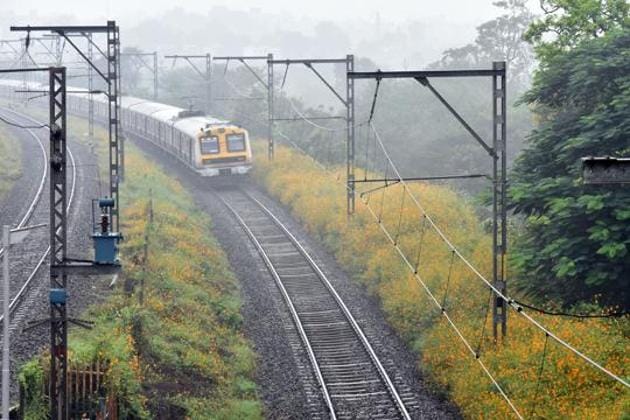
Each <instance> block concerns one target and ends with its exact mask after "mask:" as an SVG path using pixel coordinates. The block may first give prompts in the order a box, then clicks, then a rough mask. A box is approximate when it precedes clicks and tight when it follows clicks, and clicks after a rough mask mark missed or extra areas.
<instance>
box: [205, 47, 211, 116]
mask: <svg viewBox="0 0 630 420" xmlns="http://www.w3.org/2000/svg"><path fill="white" fill-rule="evenodd" d="M206 114H207V115H211V114H212V57H211V56H210V54H206Z"/></svg>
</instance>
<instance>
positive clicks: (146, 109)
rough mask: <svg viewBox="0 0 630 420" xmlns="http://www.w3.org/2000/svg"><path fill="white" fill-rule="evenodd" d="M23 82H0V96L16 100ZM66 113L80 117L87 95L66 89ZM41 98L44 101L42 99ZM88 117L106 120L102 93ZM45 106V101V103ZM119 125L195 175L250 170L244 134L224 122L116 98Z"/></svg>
mask: <svg viewBox="0 0 630 420" xmlns="http://www.w3.org/2000/svg"><path fill="white" fill-rule="evenodd" d="M24 88H25V86H24V82H22V81H17V80H7V79H0V97H5V98H9V99H12V100H15V101H19V100H20V99H21V98H23V93H22V94H19V93H16V92H15V91H16V90H24ZM26 88H27V89H26V90H30V91H42V90H45V91H47V90H48V86H45V85H43V84H40V83H33V82H28V83H27V86H26ZM68 91H70V92H71V93H68V94H67V104H68V112H70V113H74V114H78V115H80V116H86V115H87V113H88V106H89V95H88V94H87V92H86V93H83V92H85V89H79V88H68ZM44 100H45V99H44ZM93 100H94V115H95V118H96V119H97V120H99V121H101V122H106V121H107V118H108V101H107V98H106V97H105V95H97V94H95V95H93ZM46 103H47V101H46ZM120 113H121V115H120V116H119V117H120V119H121V126H122V128H123V130H124V131H125V132H126V133H130V134H132V135H135V136H137V137H140V138H142V139H144V140H147V141H149V142H151V143H153V144H154V145H156V146H158V147H159V148H161V149H162V150H164V151H165V152H166V153H168V154H169V155H171V156H173V157H175V158H177V159H178V160H179V161H180V162H182V163H183V164H184V165H186V166H187V167H189V168H190V169H191V170H193V171H195V172H196V173H198V174H199V175H201V176H221V175H245V174H247V173H248V172H249V170H250V169H251V166H252V151H251V145H250V141H249V134H248V132H247V130H245V129H244V128H242V127H239V126H237V125H235V124H231V123H230V122H228V121H222V120H218V119H215V118H212V117H208V116H205V115H203V113H201V112H198V111H191V110H186V109H182V108H178V107H175V106H171V105H165V104H161V103H158V102H152V101H149V100H145V99H140V98H135V97H131V96H123V97H122V98H121V109H120Z"/></svg>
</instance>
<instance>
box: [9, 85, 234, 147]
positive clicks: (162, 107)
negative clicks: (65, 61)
mask: <svg viewBox="0 0 630 420" xmlns="http://www.w3.org/2000/svg"><path fill="white" fill-rule="evenodd" d="M0 85H4V86H13V87H15V88H23V87H24V81H22V80H15V79H1V78H0ZM26 87H27V90H47V89H48V86H45V85H44V84H42V83H39V82H27V83H26ZM68 90H69V91H71V93H68V95H69V96H76V97H81V98H84V99H87V97H88V91H87V89H85V88H79V87H70V86H68ZM92 98H93V100H94V101H95V102H99V103H107V97H106V96H105V95H103V94H94V95H92ZM120 102H121V108H122V109H127V110H133V111H135V112H138V113H140V114H143V115H146V116H150V117H151V118H154V119H156V120H158V121H161V122H164V123H167V124H172V125H173V126H174V127H176V128H177V129H178V130H180V131H182V132H183V133H185V134H187V135H189V136H191V137H195V136H196V135H197V134H199V133H200V132H201V131H203V130H204V129H206V128H208V127H209V126H231V125H233V124H231V123H230V122H229V121H227V120H220V119H217V118H213V117H210V116H199V115H196V116H190V114H189V112H190V111H188V110H185V109H183V108H179V107H176V106H172V105H166V104H162V103H159V102H154V101H151V100H147V99H142V98H137V97H134V96H122V97H121V100H120ZM187 113H188V115H187Z"/></svg>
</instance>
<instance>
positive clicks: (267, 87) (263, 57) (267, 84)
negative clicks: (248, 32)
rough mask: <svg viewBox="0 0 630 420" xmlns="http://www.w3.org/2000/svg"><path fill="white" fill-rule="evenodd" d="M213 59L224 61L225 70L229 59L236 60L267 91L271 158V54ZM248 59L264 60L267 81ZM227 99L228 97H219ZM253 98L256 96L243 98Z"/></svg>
mask: <svg viewBox="0 0 630 420" xmlns="http://www.w3.org/2000/svg"><path fill="white" fill-rule="evenodd" d="M213 60H214V61H225V72H227V68H228V65H229V63H230V61H238V62H239V63H241V64H243V66H245V68H246V69H247V70H248V71H249V72H250V73H251V74H252V75H254V77H255V78H256V80H257V81H258V83H260V84H261V85H262V86H263V87H264V88H265V91H266V92H267V116H268V121H267V139H268V140H267V141H268V147H267V156H268V158H269V159H270V160H271V159H273V122H272V113H273V111H272V110H273V64H272V62H273V54H267V55H238V56H235V55H231V56H217V57H214V58H213ZM248 61H265V62H266V63H267V81H266V82H265V80H264V79H263V78H262V77H261V76H260V75H259V74H258V73H257V72H256V70H254V68H253V67H252V66H251V65H250V64H249V63H248ZM225 72H224V73H225ZM221 99H228V98H221ZM245 99H251V100H254V99H256V98H245Z"/></svg>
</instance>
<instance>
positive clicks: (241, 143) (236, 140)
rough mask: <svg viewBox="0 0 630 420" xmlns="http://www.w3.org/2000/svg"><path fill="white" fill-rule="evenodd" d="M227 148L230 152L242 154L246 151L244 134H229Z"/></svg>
mask: <svg viewBox="0 0 630 420" xmlns="http://www.w3.org/2000/svg"><path fill="white" fill-rule="evenodd" d="M227 147H228V151H230V152H242V151H244V150H245V135H244V134H228V136H227Z"/></svg>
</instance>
